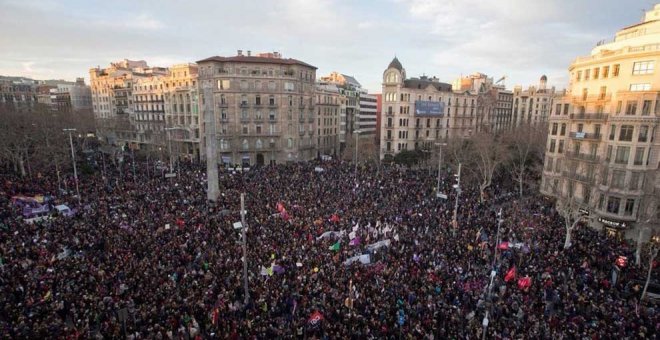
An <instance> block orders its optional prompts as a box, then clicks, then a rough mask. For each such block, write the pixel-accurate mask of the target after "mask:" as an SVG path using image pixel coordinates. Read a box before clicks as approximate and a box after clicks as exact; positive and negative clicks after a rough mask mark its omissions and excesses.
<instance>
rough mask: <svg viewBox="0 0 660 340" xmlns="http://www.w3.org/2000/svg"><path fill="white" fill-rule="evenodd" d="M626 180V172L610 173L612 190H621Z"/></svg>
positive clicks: (616, 171) (615, 171)
mask: <svg viewBox="0 0 660 340" xmlns="http://www.w3.org/2000/svg"><path fill="white" fill-rule="evenodd" d="M625 179H626V172H625V171H622V170H614V171H612V188H615V189H623V183H624V181H625Z"/></svg>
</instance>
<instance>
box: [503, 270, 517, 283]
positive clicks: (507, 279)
mask: <svg viewBox="0 0 660 340" xmlns="http://www.w3.org/2000/svg"><path fill="white" fill-rule="evenodd" d="M515 279H516V267H511V269H509V271H507V272H506V275H504V282H510V281H513V280H515Z"/></svg>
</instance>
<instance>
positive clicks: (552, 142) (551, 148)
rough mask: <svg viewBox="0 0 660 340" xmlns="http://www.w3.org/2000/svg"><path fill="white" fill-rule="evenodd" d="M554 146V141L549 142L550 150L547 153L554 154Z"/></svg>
mask: <svg viewBox="0 0 660 340" xmlns="http://www.w3.org/2000/svg"><path fill="white" fill-rule="evenodd" d="M555 144H556V141H555V140H554V139H551V140H550V148H549V149H548V151H550V152H555Z"/></svg>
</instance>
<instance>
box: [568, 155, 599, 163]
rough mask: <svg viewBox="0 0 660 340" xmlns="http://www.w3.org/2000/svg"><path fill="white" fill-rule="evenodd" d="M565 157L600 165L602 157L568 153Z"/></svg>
mask: <svg viewBox="0 0 660 340" xmlns="http://www.w3.org/2000/svg"><path fill="white" fill-rule="evenodd" d="M565 157H566V158H568V159H575V160H582V161H587V162H592V163H599V162H600V157H599V156H597V155H589V154H584V153H575V152H566V153H565Z"/></svg>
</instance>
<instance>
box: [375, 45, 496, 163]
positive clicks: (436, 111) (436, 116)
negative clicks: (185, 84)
mask: <svg viewBox="0 0 660 340" xmlns="http://www.w3.org/2000/svg"><path fill="white" fill-rule="evenodd" d="M479 100H480V96H479V94H478V93H475V92H473V91H471V90H470V89H463V90H462V91H453V90H452V85H450V84H448V83H443V82H440V81H439V80H438V79H437V78H435V77H430V78H429V77H427V76H422V77H419V78H407V77H406V71H405V69H404V68H403V65H402V64H401V62H400V61H399V59H397V58H396V57H395V58H394V59H393V60H392V62H390V64H389V65H388V67H387V69H386V70H385V71H384V72H383V90H382V113H381V116H382V118H381V127H380V129H381V132H380V146H379V147H380V156H381V158H384V157H386V156H394V155H396V154H397V153H399V152H401V151H403V150H414V149H417V148H424V149H431V148H433V144H434V143H436V142H440V141H446V140H447V139H448V138H464V137H469V136H471V135H472V134H474V133H476V132H477V131H479V129H480V128H481V126H482V125H483V124H484V114H483V113H482V112H480V111H478V102H479Z"/></svg>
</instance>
